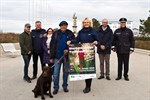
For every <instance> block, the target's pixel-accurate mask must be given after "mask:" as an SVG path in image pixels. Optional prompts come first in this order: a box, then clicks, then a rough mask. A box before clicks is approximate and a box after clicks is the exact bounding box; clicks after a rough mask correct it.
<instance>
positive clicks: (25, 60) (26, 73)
mask: <svg viewBox="0 0 150 100" xmlns="http://www.w3.org/2000/svg"><path fill="white" fill-rule="evenodd" d="M22 57H23V60H24V79H28V77H29V76H28V67H29V62H30V59H31V55H22Z"/></svg>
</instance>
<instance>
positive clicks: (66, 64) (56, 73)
mask: <svg viewBox="0 0 150 100" xmlns="http://www.w3.org/2000/svg"><path fill="white" fill-rule="evenodd" d="M57 61H58V59H54V63H56V62H57ZM62 64H63V84H62V87H63V88H67V86H68V84H67V83H68V74H69V72H68V70H69V61H61V62H59V63H57V64H56V65H55V66H54V72H53V77H54V89H55V90H58V89H59V77H60V69H61V65H62Z"/></svg>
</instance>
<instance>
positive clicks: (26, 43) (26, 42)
mask: <svg viewBox="0 0 150 100" xmlns="http://www.w3.org/2000/svg"><path fill="white" fill-rule="evenodd" d="M30 28H31V26H30V24H28V23H27V24H25V29H24V32H23V33H22V34H20V36H19V44H20V47H21V55H22V57H23V60H24V64H25V65H24V77H23V79H24V80H25V81H27V82H28V83H31V80H30V77H29V76H28V67H29V62H30V58H31V52H32V40H31V35H30Z"/></svg>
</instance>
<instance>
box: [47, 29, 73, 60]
mask: <svg viewBox="0 0 150 100" xmlns="http://www.w3.org/2000/svg"><path fill="white" fill-rule="evenodd" d="M64 33H65V34H66V42H65V44H61V43H60V41H61V40H62V37H63V34H62V32H61V30H58V31H56V32H54V33H53V35H52V39H51V43H50V59H55V58H57V59H59V58H60V54H59V52H60V51H61V49H60V48H59V46H60V45H65V46H67V41H68V40H72V39H74V38H75V36H74V34H73V32H72V31H70V30H66V32H64ZM65 48H66V49H68V46H67V47H65ZM67 58H68V55H67Z"/></svg>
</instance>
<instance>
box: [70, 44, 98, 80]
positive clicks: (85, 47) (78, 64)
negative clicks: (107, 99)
mask: <svg viewBox="0 0 150 100" xmlns="http://www.w3.org/2000/svg"><path fill="white" fill-rule="evenodd" d="M69 60H70V69H69V73H70V74H69V78H70V81H77V80H84V79H89V78H96V68H95V47H94V46H93V45H91V43H83V44H71V45H70V46H69Z"/></svg>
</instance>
